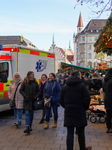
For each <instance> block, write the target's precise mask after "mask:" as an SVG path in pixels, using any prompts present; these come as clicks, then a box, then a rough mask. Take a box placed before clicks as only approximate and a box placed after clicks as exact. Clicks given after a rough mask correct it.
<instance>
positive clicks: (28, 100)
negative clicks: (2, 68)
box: [20, 80, 40, 110]
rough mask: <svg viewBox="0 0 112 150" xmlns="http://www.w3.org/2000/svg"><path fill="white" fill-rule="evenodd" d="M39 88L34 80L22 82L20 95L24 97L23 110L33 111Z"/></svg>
mask: <svg viewBox="0 0 112 150" xmlns="http://www.w3.org/2000/svg"><path fill="white" fill-rule="evenodd" d="M39 91H40V90H39V86H38V83H37V82H36V80H30V81H29V83H27V82H25V81H23V83H22V85H21V88H20V93H21V94H22V95H23V97H24V101H23V108H24V109H26V110H33V109H34V106H33V103H34V102H35V101H36V98H37V97H38V95H39Z"/></svg>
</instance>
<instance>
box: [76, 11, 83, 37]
mask: <svg viewBox="0 0 112 150" xmlns="http://www.w3.org/2000/svg"><path fill="white" fill-rule="evenodd" d="M83 28H84V26H83V21H82V16H81V12H80V15H79V21H78V25H77V34H78V33H80V32H81V31H82V30H83Z"/></svg>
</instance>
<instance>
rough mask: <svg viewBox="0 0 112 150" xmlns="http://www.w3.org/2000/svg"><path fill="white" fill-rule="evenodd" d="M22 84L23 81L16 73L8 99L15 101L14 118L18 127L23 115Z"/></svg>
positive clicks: (10, 86)
mask: <svg viewBox="0 0 112 150" xmlns="http://www.w3.org/2000/svg"><path fill="white" fill-rule="evenodd" d="M21 84H22V79H21V77H20V74H19V73H18V72H16V73H14V75H13V80H12V81H11V83H10V85H9V89H8V97H9V99H10V100H13V99H14V100H15V107H14V108H13V109H14V116H15V122H14V124H15V125H16V127H19V125H21V119H22V113H23V96H22V95H21V94H20V92H19V90H20V87H21Z"/></svg>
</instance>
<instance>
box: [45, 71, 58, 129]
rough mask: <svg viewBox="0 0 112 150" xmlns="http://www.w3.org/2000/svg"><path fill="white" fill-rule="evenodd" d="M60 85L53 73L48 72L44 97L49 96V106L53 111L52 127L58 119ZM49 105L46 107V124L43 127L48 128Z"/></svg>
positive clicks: (55, 125) (54, 126)
mask: <svg viewBox="0 0 112 150" xmlns="http://www.w3.org/2000/svg"><path fill="white" fill-rule="evenodd" d="M60 90H61V88H60V85H59V82H58V81H56V76H55V74H54V73H50V74H49V79H48V81H47V82H46V84H45V87H44V98H50V97H51V96H52V98H51V107H52V109H53V113H54V124H53V126H52V127H53V128H56V127H57V120H58V106H59V101H58V99H59V95H60ZM51 107H50V108H46V124H45V126H44V129H48V128H49V121H50V113H51Z"/></svg>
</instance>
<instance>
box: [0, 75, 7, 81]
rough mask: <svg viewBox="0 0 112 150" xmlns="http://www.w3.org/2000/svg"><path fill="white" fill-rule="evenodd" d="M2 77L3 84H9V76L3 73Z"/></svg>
mask: <svg viewBox="0 0 112 150" xmlns="http://www.w3.org/2000/svg"><path fill="white" fill-rule="evenodd" d="M0 76H1V82H3V83H6V82H7V74H6V73H2V74H1V75H0Z"/></svg>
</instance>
